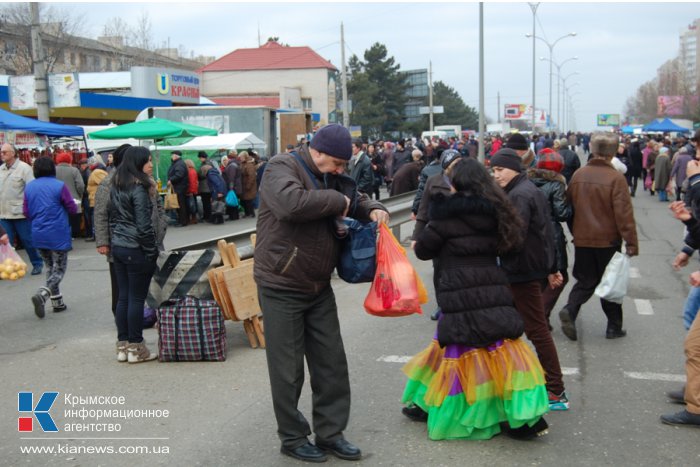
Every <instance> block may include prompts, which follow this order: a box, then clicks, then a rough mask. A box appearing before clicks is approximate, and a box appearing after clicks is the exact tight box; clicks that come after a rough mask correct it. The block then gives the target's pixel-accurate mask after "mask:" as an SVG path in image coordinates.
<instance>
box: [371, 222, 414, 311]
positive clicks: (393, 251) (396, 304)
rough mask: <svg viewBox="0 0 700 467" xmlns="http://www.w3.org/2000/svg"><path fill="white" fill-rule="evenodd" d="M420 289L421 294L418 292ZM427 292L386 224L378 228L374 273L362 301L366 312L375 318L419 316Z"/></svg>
mask: <svg viewBox="0 0 700 467" xmlns="http://www.w3.org/2000/svg"><path fill="white" fill-rule="evenodd" d="M421 288H422V291H421ZM427 299H428V297H427V292H426V290H425V286H423V284H422V283H421V281H420V279H419V278H418V275H417V274H416V270H415V269H414V268H413V265H412V264H411V262H410V261H409V259H408V257H407V256H406V251H405V250H404V249H403V248H402V247H401V245H400V244H399V242H398V240H396V238H395V237H394V235H393V234H392V233H391V230H389V227H387V226H386V224H383V223H382V224H381V225H380V226H379V242H378V243H377V272H376V273H375V275H374V281H372V286H371V287H370V289H369V293H368V294H367V297H366V298H365V304H364V305H365V310H366V311H367V313H369V314H371V315H375V316H387V317H395V316H407V315H411V314H414V313H417V314H422V310H421V307H420V304H421V303H426V302H427Z"/></svg>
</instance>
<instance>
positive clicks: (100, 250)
mask: <svg viewBox="0 0 700 467" xmlns="http://www.w3.org/2000/svg"><path fill="white" fill-rule="evenodd" d="M97 252H98V253H99V254H101V255H108V254H109V247H108V246H98V247H97Z"/></svg>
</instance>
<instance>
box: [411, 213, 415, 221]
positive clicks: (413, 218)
mask: <svg viewBox="0 0 700 467" xmlns="http://www.w3.org/2000/svg"><path fill="white" fill-rule="evenodd" d="M411 220H412V221H414V220H416V213H415V212H412V213H411Z"/></svg>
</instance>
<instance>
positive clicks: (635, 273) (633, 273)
mask: <svg viewBox="0 0 700 467" xmlns="http://www.w3.org/2000/svg"><path fill="white" fill-rule="evenodd" d="M640 277H642V276H641V274H639V269H638V268H630V279H639V278H640Z"/></svg>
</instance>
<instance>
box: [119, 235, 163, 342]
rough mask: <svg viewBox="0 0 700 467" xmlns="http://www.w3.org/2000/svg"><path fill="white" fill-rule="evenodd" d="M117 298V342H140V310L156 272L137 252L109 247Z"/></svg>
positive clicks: (141, 340)
mask: <svg viewBox="0 0 700 467" xmlns="http://www.w3.org/2000/svg"><path fill="white" fill-rule="evenodd" d="M112 256H113V257H114V272H115V275H116V276H117V283H118V284H119V298H118V299H117V310H116V313H115V317H114V320H115V322H116V324H117V335H118V339H119V340H120V341H129V343H139V342H143V306H144V302H145V301H146V295H148V287H149V285H150V284H151V277H152V276H153V271H154V270H155V265H156V264H155V262H154V261H148V260H147V259H146V257H145V256H144V254H143V251H141V249H140V248H124V247H119V246H114V247H112Z"/></svg>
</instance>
